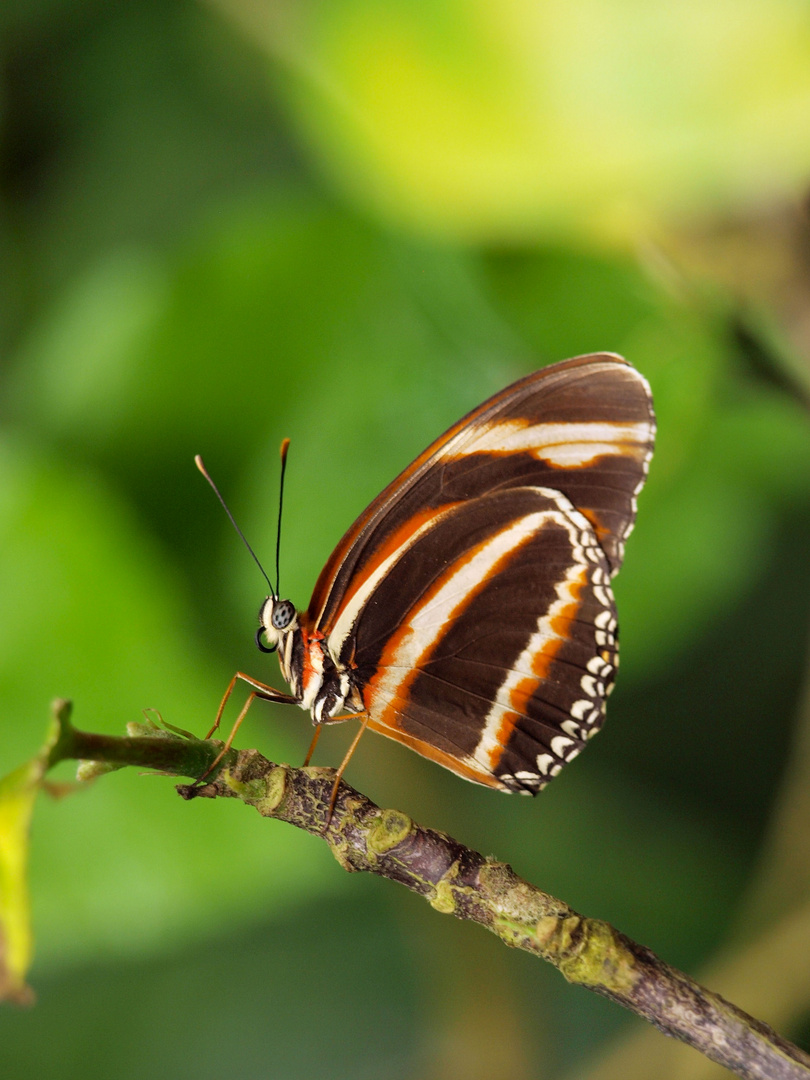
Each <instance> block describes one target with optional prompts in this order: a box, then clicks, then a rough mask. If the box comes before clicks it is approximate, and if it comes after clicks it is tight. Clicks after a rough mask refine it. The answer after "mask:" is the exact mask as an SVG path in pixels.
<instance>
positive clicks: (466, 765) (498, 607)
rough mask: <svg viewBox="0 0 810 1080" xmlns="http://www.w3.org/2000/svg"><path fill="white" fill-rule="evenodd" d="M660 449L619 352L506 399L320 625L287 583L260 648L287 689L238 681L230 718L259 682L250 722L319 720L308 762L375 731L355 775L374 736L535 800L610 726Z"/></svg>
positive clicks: (342, 588)
mask: <svg viewBox="0 0 810 1080" xmlns="http://www.w3.org/2000/svg"><path fill="white" fill-rule="evenodd" d="M654 437H655V416H654V413H653V406H652V396H651V393H650V388H649V386H648V384H647V382H646V380H645V379H644V378H643V377H642V376H641V375H640V374H639V373H638V372H637V371H636V370H635V369H634V368H633V367H632V366H631V365H630V364H629V363H628V362H627V361H626V360H624V359H622V358H621V357H620V356H616V355H614V354H611V353H597V354H593V355H589V356H578V357H575V358H574V359H572V360H565V361H563V362H562V363H558V364H554V365H551V366H549V367H546V368H543V369H541V370H540V371H537V372H535V373H534V374H531V375H528V376H527V377H525V378H523V379H520V380H518V381H517V382H515V383H512V385H510V386H507V387H506V389H504V390H502V391H501V392H500V393H498V394H495V395H494V396H493V397H491V398H489V399H488V400H487V401H485V402H484V403H483V404H482V405H480V406H479V407H478V408H477V409H474V410H473V411H472V412H470V413H468V414H467V415H466V416H464V417H463V418H462V419H461V420H459V421H458V423H457V424H455V425H454V426H453V427H451V428H450V429H449V430H448V431H446V432H445V434H444V435H442V436H440V438H438V439H437V440H436V441H435V442H434V443H432V444H431V445H430V446H429V447H428V448H427V449H426V450H425V451H424V452H423V453H422V454H420V455H419V457H418V458H416V460H415V461H414V462H413V463H412V464H411V465H409V466H408V468H407V469H405V471H404V472H402V473H401V474H400V475H399V476H398V477H397V478H396V479H395V480H393V481H392V482H391V483H390V484H389V485H388V487H387V488H385V490H384V491H383V492H382V493H381V494H380V495H378V496H377V498H376V499H375V500H374V501H373V502H372V503H371V505H370V506H368V507H367V509H366V510H364V511H363V513H362V514H361V515H360V517H359V518H358V519H357V520H356V521H355V523H354V524H353V525H352V526H351V528H350V529H349V530H348V531H347V532H346V534H345V535H344V537H343V539H342V540H341V541H340V543H339V544H338V545H337V547H336V548H335V550H334V551H333V552H332V554H331V556H330V557H329V559H328V561H327V563H326V566H325V567H324V568H323V570H322V571H321V574H320V577H319V578H318V580H317V583H316V585H315V589H314V591H313V594H312V599H311V600H310V602H309V607H308V608H307V609H306V610H296V608H295V606H294V605H293V604H292V603H291V601H289V600H287V599H282V598H281V597H280V596H279V595H278V588H277V587H276V589H275V590H273V587H272V585H271V595H269V596H268V597H267V598H266V599H265V600H264V602H263V603H262V606H261V609H260V612H259V630H258V633H257V644H258V645H259V648H260V649H262V650H263V651H265V652H273V651H276V650H278V659H279V665H280V668H281V673H282V675H283V677H284V679H285V680H286V682H287V683H288V685H289V688H290V692H289V693H283V692H281V691H278V690H276V689H274V688H273V687H271V686H267V685H266V684H264V683H262V682H259V681H258V680H256V679H253V678H252V677H250V676H248V675H246V674H244V673H243V672H237V674H236V675H235V676H234V677H233V679H232V680H231V684H230V686H229V688H228V691H227V692H226V694H225V697H224V698H223V702H222V705H221V706H220V710H219V713H218V715H217V723H218V721H219V717H220V716H221V714H222V710H223V708H224V705H225V702H226V701H227V699H228V697H229V695H230V692H231V691H232V689H233V687H234V685H235V683H236V682H237V680H243V681H245V682H247V683H248V684H249V685H250V686H251V688H252V692H251V695H250V697H249V699H248V701H247V703H246V705H245V707H244V708H243V710H242V712H241V714H240V717H239V719H238V720H237V724H236V726H237V727H238V724H239V723H240V722H241V719H242V717H243V716H244V714H245V712H246V711H247V709H248V707H249V705H250V703H251V701H252V700H253V699H254V698H255V697H259V698H264V699H267V700H271V701H279V702H286V703H288V704H295V705H298V706H300V707H301V708H302V709H305V710H307V711H309V712H310V713H311V715H312V720H313V723H314V724H315V725H316V733H315V739H314V740H313V744H312V747H311V748H310V754H309V755H308V757H307V762H308V761H309V757H310V756H311V753H312V749H313V748H314V745H315V742H316V741H317V736H318V734H319V733H320V731H321V729H322V727H323V726H324V725H326V724H332V723H338V722H340V721H343V720H346V719H348V718H349V717H352V716H355V717H359V718H360V719H361V721H362V723H361V727H360V730H359V731H358V734H357V737H356V738H355V741H354V743H353V744H352V747H351V749H350V751H349V753H348V754H347V756H346V759H344V762H343V765H342V766H341V767H340V770H339V771H338V777H339V776H340V774H341V773H342V771H343V768H344V767H345V764H346V761H348V758H349V757H350V756H351V752H352V750H353V749H354V746H355V745H356V744H357V741H358V739H359V737H360V735H361V734H362V733H363V732H364V731H365V730H366V728H369V729H371V730H372V731H377V732H379V733H380V734H382V735H387V736H388V737H389V738H391V739H395V740H396V741H397V742H400V743H403V744H404V745H405V746H409V747H410V748H411V749H412V750H415V751H416V752H417V753H419V754H422V755H423V756H424V757H426V758H429V759H430V760H431V761H435V762H438V764H440V765H443V766H444V767H445V768H447V769H450V770H451V771H452V772H454V773H457V774H458V775H459V776H462V777H464V778H465V779H467V780H472V781H475V782H476V783H479V784H484V785H486V786H487V787H491V788H496V789H499V790H501V791H507V792H512V791H516V792H520V793H522V794H531V795H534V794H536V793H537V792H538V791H540V790H541V788H543V787H544V786H545V784H546V783H548V781H549V780H550V779H552V777H554V776H556V775H557V774H558V773H559V772H560V770H561V769H562V767H563V765H565V764H566V762H569V761H571V760H572V759H573V758H574V757H576V755H577V754H578V753H579V752H580V750H581V749H582V747H583V746H584V744H585V742H586V741H587V740H588V739H589V738H590V737H591V736H592V735H593V734H594V733H595V732H596V731H597V730H598V729H599V727H600V726H601V724H602V720H603V717H604V712H605V701H606V698H607V696H608V694H609V693H610V691H611V689H612V686H613V681H614V676H615V673H616V668H617V665H618V648H619V646H618V639H617V621H616V605H615V602H614V598H613V592H612V590H611V579H612V578H613V576H614V575H615V574H616V572H617V571H618V569H619V567H620V566H621V563H622V558H623V554H624V543H625V541H626V539H627V537H628V535H629V533H630V531H631V529H632V528H633V524H634V521H635V516H636V499H637V496H638V494H639V491H640V490H641V488H642V487H643V485H644V482H645V480H646V477H647V470H648V467H649V462H650V458H651V456H652V452H653V442H654ZM282 456H284V448H283V450H282ZM215 726H216V725H215ZM232 737H233V735H232V736H231V738H232ZM228 745H230V740H229V743H228ZM336 790H337V784H336V787H335V791H336ZM333 801H334V797H333Z"/></svg>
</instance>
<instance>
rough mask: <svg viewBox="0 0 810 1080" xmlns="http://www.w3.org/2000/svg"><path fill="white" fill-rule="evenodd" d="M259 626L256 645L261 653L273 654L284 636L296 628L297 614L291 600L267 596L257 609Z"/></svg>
mask: <svg viewBox="0 0 810 1080" xmlns="http://www.w3.org/2000/svg"><path fill="white" fill-rule="evenodd" d="M259 624H260V625H259V629H258V630H257V631H256V644H257V645H258V646H259V648H260V649H261V651H262V652H275V651H276V649H277V648H278V647H279V645H280V644H281V643H282V642H283V641H284V639H285V638H286V636H287V635H288V634H290V633H292V632H293V630H296V629H297V628H298V612H297V611H296V610H295V605H294V604H293V602H292V601H291V600H281V599H279V597H278V596H268V597H267V599H266V600H265V601H264V603H263V604H262V606H261V608H260V609H259ZM262 638H264V641H262ZM265 642H266V644H265ZM282 651H283V650H282Z"/></svg>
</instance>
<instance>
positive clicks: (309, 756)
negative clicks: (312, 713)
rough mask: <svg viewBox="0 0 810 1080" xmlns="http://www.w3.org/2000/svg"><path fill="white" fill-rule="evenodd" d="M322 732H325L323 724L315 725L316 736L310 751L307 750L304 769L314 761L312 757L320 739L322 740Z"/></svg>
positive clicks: (313, 738)
mask: <svg viewBox="0 0 810 1080" xmlns="http://www.w3.org/2000/svg"><path fill="white" fill-rule="evenodd" d="M322 731H323V724H316V725H315V734H314V735H313V736H312V742H311V743H310V744H309V750H307V756H306V757H305V758H304V764H303V765H302V766H301V768H302V769H305V768H306V767H307V765H309V763H310V761H312V755H313V754H314V753H315V747H316V746H317V745H318V739H320V737H321V732H322Z"/></svg>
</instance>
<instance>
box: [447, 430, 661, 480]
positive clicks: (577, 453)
mask: <svg viewBox="0 0 810 1080" xmlns="http://www.w3.org/2000/svg"><path fill="white" fill-rule="evenodd" d="M652 434H653V426H652V424H650V423H648V422H640V423H637V424H611V423H606V422H604V421H596V422H592V423H586V422H577V423H556V424H554V423H546V424H527V423H526V422H525V421H523V420H499V421H494V422H490V423H484V424H478V425H475V426H474V427H472V428H471V429H470V430H469V431H468V432H465V439H464V445H463V454H464V455H465V456H466V455H467V454H493V453H494V454H510V453H515V452H516V451H521V450H524V451H525V450H528V451H529V452H530V453H531V454H532V456H533V457H536V458H539V459H540V460H541V461H547V462H548V463H549V464H550V465H558V466H562V467H563V468H577V467H582V466H585V465H590V464H591V462H593V461H595V460H596V459H597V458H599V457H603V456H605V455H611V454H621V455H626V454H627V451H628V446H633V445H635V446H637V447H638V450H639V454H640V455H641V456H644V457H645V458H647V457H648V454H647V445H648V443H649V441H650V439H651V438H652ZM458 456H459V454H458V453H454V452H453V446H452V443H451V444H449V445H448V446H447V447H445V449H444V451H443V452H442V453H441V454H440V457H441V458H443V459H444V460H446V461H447V460H453V459H454V458H456V457H458ZM644 479H645V477H642V479H641V482H640V484H639V487H641V485H642V484H643V483H644Z"/></svg>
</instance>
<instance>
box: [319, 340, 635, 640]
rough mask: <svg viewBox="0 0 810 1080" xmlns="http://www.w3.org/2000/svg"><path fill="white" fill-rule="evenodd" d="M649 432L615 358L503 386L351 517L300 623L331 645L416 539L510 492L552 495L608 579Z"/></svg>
mask: <svg viewBox="0 0 810 1080" xmlns="http://www.w3.org/2000/svg"><path fill="white" fill-rule="evenodd" d="M654 433H655V422H654V416H653V411H652V400H651V396H650V390H649V387H648V385H647V383H646V381H645V380H644V379H643V378H642V376H641V375H639V374H638V372H637V371H635V369H634V368H633V367H631V365H630V364H628V363H627V362H626V361H625V360H623V359H622V358H621V357H618V356H614V355H611V354H609V353H599V354H595V355H592V356H581V357H576V358H575V359H573V360H566V361H564V362H563V363H561V364H555V365H553V366H551V367H548V368H544V369H543V370H541V371H538V372H535V373H534V374H533V375H529V376H527V377H526V378H524V379H521V380H519V381H518V382H516V383H513V384H512V385H511V386H509V387H507V388H506V389H505V390H503V391H501V393H499V394H496V395H495V396H494V397H492V398H490V399H489V400H488V401H486V402H484V404H483V405H481V406H479V408H477V409H475V410H474V411H473V412H471V413H469V414H468V415H467V416H465V417H464V418H463V419H461V420H460V421H459V422H458V423H457V424H455V425H454V426H453V427H452V428H450V430H449V431H447V432H446V433H445V434H444V435H442V436H441V437H440V438H439V439H437V440H436V442H434V443H433V444H432V445H431V446H429V447H428V449H427V450H425V452H424V453H423V454H421V455H420V456H419V457H418V458H417V459H416V461H414V462H413V464H412V465H410V466H409V467H408V468H407V469H406V470H405V471H404V472H403V473H401V474H400V476H398V477H397V478H396V480H394V481H393V482H392V483H391V484H389V486H388V487H387V488H386V489H385V490H384V491H383V492H382V493H381V494H380V495H379V496H378V497H377V498H376V499H375V500H374V502H372V503H371V505H370V506H369V507H368V508H367V509H366V510H365V511H364V513H363V514H361V516H360V517H359V518H358V519H357V521H356V522H355V523H354V525H353V526H352V527H351V528H350V529H349V530H348V532H347V533H346V534H345V536H344V537H343V539H342V540H341V542H340V543H339V544H338V546H337V548H336V549H335V551H334V552H333V554H332V556H331V557H330V559H329V561H328V562H327V564H326V566H325V567H324V570H323V572H322V573H321V576H320V578H319V579H318V583H317V584H316V586H315V590H314V592H313V595H312V600H311V601H310V606H309V611H308V616H307V617H308V622H309V624H310V625H311V626H313V627H314V628H316V629H318V630H320V631H322V632H323V633H325V634H327V635H329V634H331V632H332V629H333V628H334V626H335V624H336V623H337V622H338V621H339V620H340V619H341V617H342V616H344V615H345V612H346V611H347V610H355V609H357V608H358V606H359V603H358V601H357V594H358V593H366V594H367V593H369V592H371V591H373V587H374V584H375V582H376V580H378V578H379V576H380V575H381V574H382V573H384V572H386V570H387V568H388V567H390V565H391V560H392V557H396V556H397V553H398V552H401V551H402V550H403V548H404V546H406V545H407V543H408V542H409V540H410V539H411V538H412V537H413V534H414V533H415V532H416V531H418V530H424V529H429V528H431V527H432V525H431V523H432V522H435V520H436V519H437V518H438V517H439V516H441V514H442V513H444V512H446V511H448V510H451V509H452V508H453V507H454V506H457V505H460V504H462V503H464V502H467V501H469V500H474V499H478V498H481V497H483V496H484V495H486V494H487V493H490V492H494V491H499V490H504V489H510V488H518V487H529V486H531V487H545V488H550V489H553V490H555V491H560V492H562V493H563V494H564V495H565V496H566V497H567V499H568V500H569V502H570V503H571V504H572V505H573V506H574V507H575V508H576V509H577V510H578V511H579V512H581V513H582V514H584V516H585V517H586V518H587V519H588V521H589V522H590V524H591V525H592V527H593V529H594V531H595V534H596V537H597V539H598V541H599V544H600V546H601V548H602V550H603V551H604V554H605V558H606V560H607V566H608V570H609V573H610V574H611V575H612V574H614V573H615V572H616V570H618V568H619V566H620V565H621V560H622V556H623V551H624V541H625V540H626V538H627V536H628V534H629V532H630V530H631V529H632V526H633V522H634V520H635V513H636V496H637V494H638V492H639V491H640V489H641V487H642V486H643V484H644V480H645V478H646V474H647V467H648V464H649V460H650V457H651V455H652V449H653V439H654ZM344 622H345V619H344Z"/></svg>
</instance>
